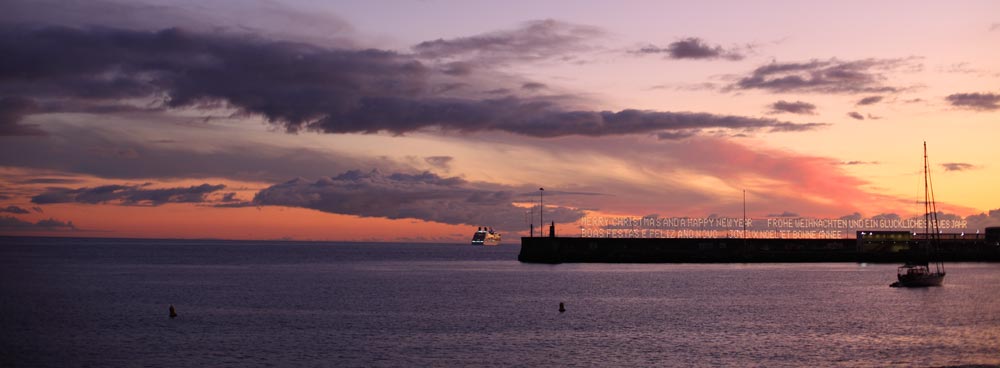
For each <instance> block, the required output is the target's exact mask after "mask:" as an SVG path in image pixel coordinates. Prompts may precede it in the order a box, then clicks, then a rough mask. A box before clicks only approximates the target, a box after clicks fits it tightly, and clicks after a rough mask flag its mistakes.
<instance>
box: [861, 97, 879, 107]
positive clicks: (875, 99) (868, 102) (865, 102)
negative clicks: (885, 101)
mask: <svg viewBox="0 0 1000 368" xmlns="http://www.w3.org/2000/svg"><path fill="white" fill-rule="evenodd" d="M882 98H883V97H882V96H868V97H865V98H862V99H860V100H858V103H856V104H855V105H857V106H865V105H874V104H877V103H879V102H880V101H882Z"/></svg>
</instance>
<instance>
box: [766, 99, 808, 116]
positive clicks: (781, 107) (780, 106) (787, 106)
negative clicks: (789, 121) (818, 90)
mask: <svg viewBox="0 0 1000 368" xmlns="http://www.w3.org/2000/svg"><path fill="white" fill-rule="evenodd" d="M769 107H770V108H771V113H772V114H778V113H786V112H787V113H791V114H802V115H814V114H816V105H813V104H811V103H808V102H802V101H795V102H788V101H785V100H781V101H778V102H775V103H773V104H771V105H770V106H769Z"/></svg>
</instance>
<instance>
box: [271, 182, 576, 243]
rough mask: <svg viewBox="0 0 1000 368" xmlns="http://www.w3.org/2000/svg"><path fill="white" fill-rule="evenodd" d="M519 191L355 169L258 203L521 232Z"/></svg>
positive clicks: (570, 214)
mask: <svg viewBox="0 0 1000 368" xmlns="http://www.w3.org/2000/svg"><path fill="white" fill-rule="evenodd" d="M518 192H523V188H510V187H501V186H489V187H487V186H483V185H480V184H475V183H470V182H467V181H465V180H464V179H461V178H457V177H451V178H447V177H440V176H437V175H435V174H432V173H428V172H425V173H422V174H402V173H393V174H388V175H385V174H382V173H381V172H379V171H374V170H373V171H371V172H369V173H363V172H361V171H357V170H352V171H348V172H345V173H342V174H340V175H337V176H333V177H326V178H322V179H319V180H316V181H314V182H310V181H307V180H305V179H301V178H300V179H295V180H291V181H288V182H285V183H281V184H276V185H273V186H271V187H268V188H266V189H264V190H261V191H260V192H258V193H257V195H256V196H255V197H254V202H255V203H256V204H258V205H274V206H288V207H302V208H310V209H314V210H318V211H323V212H330V213H339V214H347V215H355V216H361V217H385V218H390V219H402V218H412V219H420V220H426V221H434V222H441V223H446V224H465V225H488V226H493V227H495V228H497V229H501V230H517V229H521V228H523V227H524V224H523V223H522V222H523V219H524V213H525V211H526V210H527V209H526V208H521V207H516V206H514V205H512V204H511V203H512V202H514V201H519V200H521V201H523V200H530V199H529V198H527V197H522V196H519V195H517V194H516V193H518ZM545 211H546V219H549V218H551V219H552V220H554V221H556V222H561V223H565V222H574V221H576V220H579V219H580V218H582V217H583V215H584V213H583V212H582V211H579V210H573V209H568V208H562V207H547V208H546V210H545ZM550 216H551V217H550Z"/></svg>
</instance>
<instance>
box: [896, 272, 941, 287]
mask: <svg viewBox="0 0 1000 368" xmlns="http://www.w3.org/2000/svg"><path fill="white" fill-rule="evenodd" d="M944 275H945V273H944V272H942V273H932V274H926V275H916V276H912V275H899V281H896V282H895V283H893V284H892V285H890V286H893V287H930V286H941V283H943V282H944Z"/></svg>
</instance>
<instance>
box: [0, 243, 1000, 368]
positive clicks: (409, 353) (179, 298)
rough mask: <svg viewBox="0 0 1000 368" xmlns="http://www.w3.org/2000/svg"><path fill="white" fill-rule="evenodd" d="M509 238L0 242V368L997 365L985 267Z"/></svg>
mask: <svg viewBox="0 0 1000 368" xmlns="http://www.w3.org/2000/svg"><path fill="white" fill-rule="evenodd" d="M518 250H519V246H518V245H505V246H501V247H491V248H483V247H478V248H477V247H471V246H467V245H432V244H338V243H288V242H226V241H152V240H108V239H101V240H86V239H37V238H33V239H32V238H0V296H2V298H0V364H2V365H4V366H26V367H28V366H50V367H65V366H91V367H105V366H148V367H196V366H237V367H243V366H329V367H351V366H357V367H378V366H395V367H410V366H600V367H608V366H720V365H727V366H816V365H818V366H951V365H971V364H1000V264H985V263H983V264H978V263H965V264H949V265H948V267H949V268H948V272H949V273H948V277H947V279H946V281H945V284H946V286H944V287H940V288H929V289H916V290H909V289H894V288H889V287H888V285H889V283H891V282H892V281H893V279H894V277H895V265H859V264H848V263H829V264H716V265H690V264H680V265H677V264H650V265H644V264H562V265H538V264H522V263H519V262H517V260H516V256H517V252H518ZM560 302H565V303H566V309H567V311H566V312H565V313H559V312H558V305H559V303H560ZM170 304H173V305H174V306H176V308H177V312H178V313H179V314H180V316H179V317H178V318H176V319H173V320H171V319H170V318H168V317H167V313H168V312H167V309H168V306H169V305H170Z"/></svg>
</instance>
